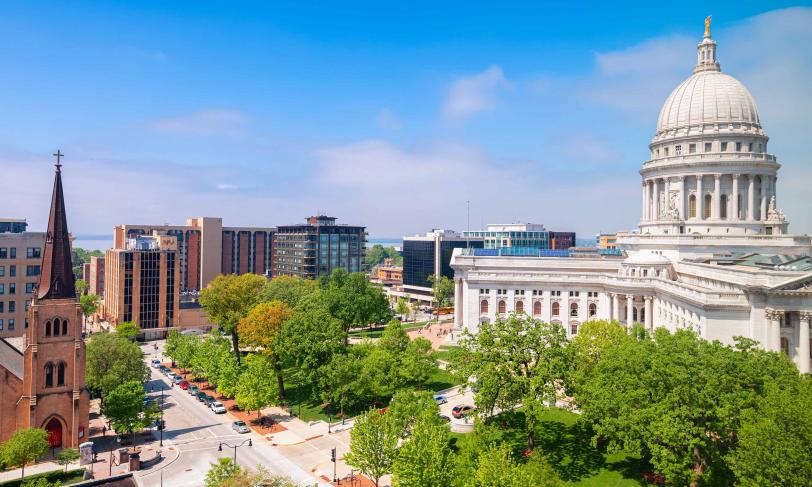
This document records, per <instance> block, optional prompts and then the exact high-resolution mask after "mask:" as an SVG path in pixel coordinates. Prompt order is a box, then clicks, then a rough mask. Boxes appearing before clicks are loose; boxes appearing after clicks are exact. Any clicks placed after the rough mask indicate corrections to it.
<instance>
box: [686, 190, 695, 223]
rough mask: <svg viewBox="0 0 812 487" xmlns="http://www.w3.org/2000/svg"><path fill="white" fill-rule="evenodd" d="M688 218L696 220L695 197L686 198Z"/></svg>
mask: <svg viewBox="0 0 812 487" xmlns="http://www.w3.org/2000/svg"><path fill="white" fill-rule="evenodd" d="M688 218H696V195H695V194H692V195H691V196H689V197H688Z"/></svg>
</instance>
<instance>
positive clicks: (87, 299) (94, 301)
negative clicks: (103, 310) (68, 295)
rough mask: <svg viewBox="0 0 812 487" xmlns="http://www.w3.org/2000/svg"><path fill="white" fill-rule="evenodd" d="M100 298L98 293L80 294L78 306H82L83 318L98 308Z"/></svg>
mask: <svg viewBox="0 0 812 487" xmlns="http://www.w3.org/2000/svg"><path fill="white" fill-rule="evenodd" d="M77 282H78V281H77ZM100 300H101V298H100V297H99V295H98V294H82V296H81V297H80V298H79V306H80V307H81V308H82V319H83V320H84V319H85V318H87V317H88V316H90V315H92V314H93V313H95V312H96V311H98V310H99V301H100Z"/></svg>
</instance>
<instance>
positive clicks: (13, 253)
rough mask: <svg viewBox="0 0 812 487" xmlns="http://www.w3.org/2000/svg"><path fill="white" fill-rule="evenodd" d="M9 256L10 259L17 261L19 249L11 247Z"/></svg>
mask: <svg viewBox="0 0 812 487" xmlns="http://www.w3.org/2000/svg"><path fill="white" fill-rule="evenodd" d="M8 255H9V257H10V258H12V259H16V258H17V247H11V248H10V249H8Z"/></svg>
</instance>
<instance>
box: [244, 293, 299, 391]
mask: <svg viewBox="0 0 812 487" xmlns="http://www.w3.org/2000/svg"><path fill="white" fill-rule="evenodd" d="M292 316H293V310H292V309H291V308H290V307H289V306H288V305H287V304H285V303H283V302H282V301H267V302H262V303H258V304H257V305H256V306H254V307H253V308H251V311H249V312H248V315H247V316H246V317H245V318H243V319H241V320H240V323H239V325H237V329H238V330H239V332H240V336H241V337H242V341H243V343H244V344H245V345H247V346H249V347H254V348H256V349H257V350H258V351H261V353H263V354H265V355H267V356H268V357H269V358H270V360H271V363H272V364H273V366H274V375H275V376H276V379H277V387H278V388H279V391H278V398H279V399H284V398H285V381H284V378H283V376H282V354H281V353H279V352H280V347H279V346H278V345H279V343H278V338H279V336H280V335H281V333H282V327H283V326H284V325H285V322H287V321H288V320H289V319H290V318H291V317H292Z"/></svg>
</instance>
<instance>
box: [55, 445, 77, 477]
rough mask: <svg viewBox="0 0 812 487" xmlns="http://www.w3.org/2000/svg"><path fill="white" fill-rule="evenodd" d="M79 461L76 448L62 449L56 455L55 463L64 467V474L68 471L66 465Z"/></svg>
mask: <svg viewBox="0 0 812 487" xmlns="http://www.w3.org/2000/svg"><path fill="white" fill-rule="evenodd" d="M76 460H79V450H77V449H76V448H63V449H62V450H61V451H60V452H59V453H57V454H56V463H58V464H60V465H62V466H64V467H65V472H67V471H68V465H70V464H71V463H73V462H75V461H76Z"/></svg>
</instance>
